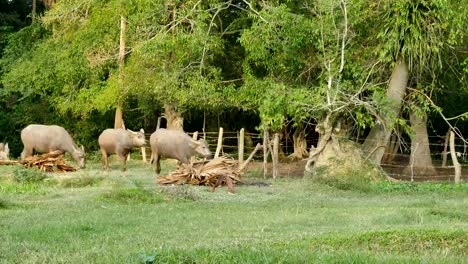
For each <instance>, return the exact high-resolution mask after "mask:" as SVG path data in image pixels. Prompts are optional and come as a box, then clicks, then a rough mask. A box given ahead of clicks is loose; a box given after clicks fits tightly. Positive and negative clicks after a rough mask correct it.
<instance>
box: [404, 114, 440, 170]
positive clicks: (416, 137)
mask: <svg viewBox="0 0 468 264" xmlns="http://www.w3.org/2000/svg"><path fill="white" fill-rule="evenodd" d="M426 121H427V116H426V114H425V113H424V114H423V116H421V115H418V114H416V113H414V111H411V113H410V123H411V129H412V130H413V133H414V134H413V137H412V138H411V159H410V164H409V165H408V167H407V168H406V169H405V171H406V173H411V175H436V170H435V169H434V166H433V165H432V159H431V150H430V149H429V137H428V134H427V125H426V123H427V122H426Z"/></svg>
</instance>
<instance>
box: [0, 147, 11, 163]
mask: <svg viewBox="0 0 468 264" xmlns="http://www.w3.org/2000/svg"><path fill="white" fill-rule="evenodd" d="M9 154H10V148H9V147H8V143H6V144H3V143H0V160H9V158H8V155H9Z"/></svg>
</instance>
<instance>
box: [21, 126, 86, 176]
mask: <svg viewBox="0 0 468 264" xmlns="http://www.w3.org/2000/svg"><path fill="white" fill-rule="evenodd" d="M21 141H23V145H24V149H23V152H22V153H21V159H25V158H27V157H30V156H32V154H33V151H34V150H35V151H36V152H39V153H47V152H52V151H56V150H60V151H63V152H68V153H70V154H71V155H72V157H73V158H74V159H75V161H76V163H78V166H80V168H84V167H85V151H84V148H83V146H81V147H77V146H76V144H75V142H74V141H73V139H72V137H71V136H70V134H68V132H67V131H66V130H65V129H64V128H63V127H61V126H56V125H52V126H47V125H29V126H27V127H25V128H24V129H23V130H21Z"/></svg>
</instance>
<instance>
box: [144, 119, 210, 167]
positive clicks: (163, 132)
mask: <svg viewBox="0 0 468 264" xmlns="http://www.w3.org/2000/svg"><path fill="white" fill-rule="evenodd" d="M150 144H151V160H152V163H153V166H154V170H155V172H156V173H157V174H159V173H160V172H161V165H160V162H159V160H160V158H161V157H164V158H169V159H176V160H178V161H179V162H181V163H184V164H189V163H190V158H191V157H192V156H193V155H195V154H199V155H201V156H203V157H205V158H208V157H210V156H211V152H210V149H209V148H208V144H207V143H206V141H204V140H203V139H200V140H198V141H197V140H194V139H192V138H191V137H190V136H189V135H187V134H186V133H184V132H183V131H178V130H167V129H163V128H161V129H157V130H156V131H155V132H154V133H153V134H151V137H150Z"/></svg>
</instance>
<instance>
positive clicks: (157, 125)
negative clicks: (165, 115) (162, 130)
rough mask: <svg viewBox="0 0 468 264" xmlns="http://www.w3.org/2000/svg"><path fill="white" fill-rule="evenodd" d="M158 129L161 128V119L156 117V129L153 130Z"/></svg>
mask: <svg viewBox="0 0 468 264" xmlns="http://www.w3.org/2000/svg"><path fill="white" fill-rule="evenodd" d="M159 127H161V117H158V122H157V123H156V129H155V130H158V129H159Z"/></svg>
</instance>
